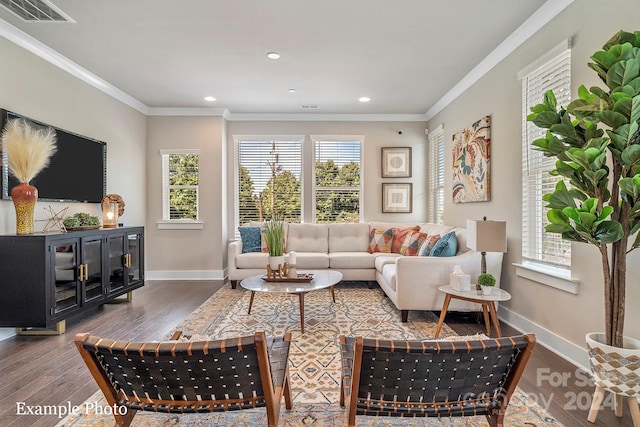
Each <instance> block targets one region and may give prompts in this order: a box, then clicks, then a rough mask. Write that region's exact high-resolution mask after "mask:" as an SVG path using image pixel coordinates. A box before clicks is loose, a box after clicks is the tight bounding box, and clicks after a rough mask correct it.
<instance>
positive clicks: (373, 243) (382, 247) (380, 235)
mask: <svg viewBox="0 0 640 427" xmlns="http://www.w3.org/2000/svg"><path fill="white" fill-rule="evenodd" d="M393 230H394V229H393V228H388V229H386V230H383V229H382V228H374V229H372V230H371V232H370V233H369V247H368V248H367V252H369V253H370V254H372V253H374V252H384V253H390V252H391V245H392V243H393Z"/></svg>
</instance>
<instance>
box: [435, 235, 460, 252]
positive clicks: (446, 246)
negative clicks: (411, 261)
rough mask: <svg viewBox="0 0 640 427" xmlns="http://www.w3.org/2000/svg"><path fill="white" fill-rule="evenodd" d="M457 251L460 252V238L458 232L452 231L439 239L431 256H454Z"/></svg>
mask: <svg viewBox="0 0 640 427" xmlns="http://www.w3.org/2000/svg"><path fill="white" fill-rule="evenodd" d="M456 252H458V239H457V238H456V232H455V231H451V232H449V233H447V234H445V235H444V236H442V237H441V238H440V240H438V242H437V243H436V245H435V246H434V247H433V249H431V253H429V256H454V255H455V254H456Z"/></svg>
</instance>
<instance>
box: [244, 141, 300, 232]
mask: <svg viewBox="0 0 640 427" xmlns="http://www.w3.org/2000/svg"><path fill="white" fill-rule="evenodd" d="M237 153H238V164H237V167H238V170H237V175H236V176H237V177H238V191H237V193H236V194H237V204H236V206H238V224H239V225H243V224H246V223H248V222H250V221H265V220H267V219H270V218H281V219H284V220H285V221H288V222H300V219H301V217H302V183H301V177H302V141H301V140H296V141H287V140H275V139H273V140H271V139H269V138H265V139H264V140H240V141H238V146H237Z"/></svg>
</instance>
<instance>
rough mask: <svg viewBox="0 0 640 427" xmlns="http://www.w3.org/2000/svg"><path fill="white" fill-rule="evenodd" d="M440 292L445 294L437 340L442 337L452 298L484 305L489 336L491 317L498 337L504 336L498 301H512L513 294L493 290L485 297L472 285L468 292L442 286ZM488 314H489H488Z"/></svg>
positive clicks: (437, 329) (498, 289)
mask: <svg viewBox="0 0 640 427" xmlns="http://www.w3.org/2000/svg"><path fill="white" fill-rule="evenodd" d="M438 290H440V292H444V293H445V297H444V304H442V311H441V312H440V319H439V320H438V326H437V327H436V338H437V337H438V335H440V330H441V329H442V325H443V324H444V318H445V317H446V316H447V309H448V308H449V303H450V302H451V298H454V299H460V300H463V301H470V302H475V303H478V304H481V305H482V313H483V314H484V325H485V327H486V328H487V335H490V334H491V326H490V324H489V317H491V322H492V323H493V327H494V328H495V330H496V334H498V337H501V336H502V331H500V322H499V321H498V313H497V312H496V304H495V303H496V301H508V300H510V299H511V294H510V293H509V292H507V291H505V290H504V289H500V288H493V289H492V290H491V294H489V295H484V294H483V293H482V291H477V290H476V285H474V284H472V285H471V289H470V290H468V291H458V290H455V289H453V288H452V287H451V286H450V285H447V286H440V287H439V288H438ZM487 312H488V313H487Z"/></svg>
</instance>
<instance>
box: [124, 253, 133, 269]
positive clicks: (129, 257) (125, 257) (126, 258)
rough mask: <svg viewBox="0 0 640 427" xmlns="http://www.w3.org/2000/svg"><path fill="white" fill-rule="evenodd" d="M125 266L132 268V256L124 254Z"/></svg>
mask: <svg viewBox="0 0 640 427" xmlns="http://www.w3.org/2000/svg"><path fill="white" fill-rule="evenodd" d="M124 266H125V267H127V268H129V267H131V254H124Z"/></svg>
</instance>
